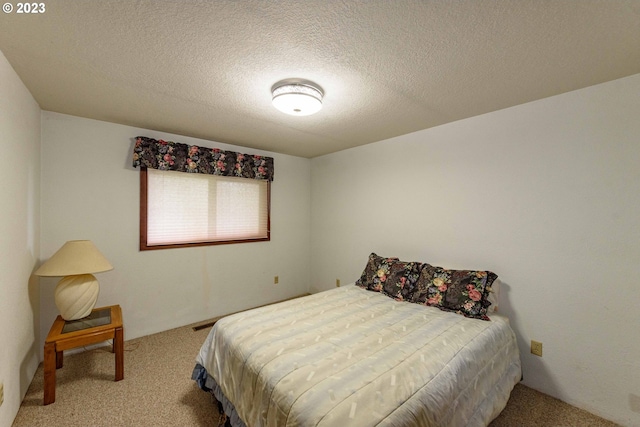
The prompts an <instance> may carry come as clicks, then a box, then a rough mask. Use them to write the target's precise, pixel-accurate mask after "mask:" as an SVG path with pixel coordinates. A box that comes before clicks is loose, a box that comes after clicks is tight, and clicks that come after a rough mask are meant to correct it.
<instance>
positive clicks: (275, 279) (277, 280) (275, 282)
mask: <svg viewBox="0 0 640 427" xmlns="http://www.w3.org/2000/svg"><path fill="white" fill-rule="evenodd" d="M278 282H279V279H278V276H273V284H274V285H277V284H278Z"/></svg>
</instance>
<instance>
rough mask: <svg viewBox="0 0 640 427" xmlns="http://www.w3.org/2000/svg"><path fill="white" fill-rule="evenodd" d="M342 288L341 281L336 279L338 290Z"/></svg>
mask: <svg viewBox="0 0 640 427" xmlns="http://www.w3.org/2000/svg"><path fill="white" fill-rule="evenodd" d="M339 287H340V279H336V288H339Z"/></svg>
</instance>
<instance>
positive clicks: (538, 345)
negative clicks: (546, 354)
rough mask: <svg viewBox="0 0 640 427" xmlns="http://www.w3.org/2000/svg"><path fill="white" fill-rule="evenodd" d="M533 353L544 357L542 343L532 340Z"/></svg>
mask: <svg viewBox="0 0 640 427" xmlns="http://www.w3.org/2000/svg"><path fill="white" fill-rule="evenodd" d="M531 353H532V354H535V355H536V356H540V357H542V343H541V342H538V341H534V340H531Z"/></svg>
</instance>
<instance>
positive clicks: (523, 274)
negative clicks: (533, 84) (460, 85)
mask: <svg viewBox="0 0 640 427" xmlns="http://www.w3.org/2000/svg"><path fill="white" fill-rule="evenodd" d="M639 93H640V75H635V76H631V77H628V78H625V79H620V80H617V81H612V82H608V83H605V84H601V85H598V86H593V87H590V88H586V89H583V90H579V91H575V92H571V93H567V94H564V95H560V96H556V97H552V98H547V99H543V100H540V101H536V102H532V103H529V104H525V105H521V106H517V107H513V108H509V109H506V110H502V111H498V112H494V113H490V114H486V115H483V116H479V117H475V118H471V119H467V120H463V121H459V122H455V123H451V124H448V125H444V126H440V127H437V128H433V129H429V130H424V131H420V132H416V133H413V134H409V135H404V136H401V137H398V138H393V139H389V140H386V141H382V142H379V143H375V144H370V145H366V146H363V147H358V148H354V149H350V150H346V151H342V152H339V153H335V154H330V155H326V156H323V157H318V158H315V159H313V160H312V191H311V193H312V235H311V241H312V250H311V255H312V276H311V277H312V288H313V289H327V288H330V287H332V286H334V284H335V279H336V278H340V279H341V280H342V282H343V283H347V282H352V281H355V280H356V279H357V278H358V277H359V274H360V272H361V271H362V269H363V268H364V265H365V263H366V260H367V256H368V255H369V253H370V252H372V251H373V252H377V253H378V254H380V255H383V256H399V257H400V259H404V260H409V261H426V262H430V263H432V264H435V265H441V266H445V267H450V268H469V269H490V270H492V271H494V272H496V273H497V274H498V275H499V276H500V278H501V279H502V281H503V288H502V293H501V295H500V299H501V301H500V311H501V312H502V313H504V314H507V315H508V316H509V317H510V318H511V321H512V324H513V327H514V329H515V330H516V333H517V335H518V339H519V345H520V350H521V354H522V355H521V357H522V361H523V365H524V384H526V385H528V386H531V387H533V388H535V389H538V390H541V391H543V392H545V393H548V394H550V395H552V396H556V397H558V398H560V399H562V400H564V401H567V402H569V403H571V404H574V405H576V406H578V407H582V408H584V409H587V410H589V411H591V412H594V413H596V414H599V415H601V416H603V417H605V418H608V419H611V420H613V421H616V422H618V423H621V424H624V425H628V426H632V425H633V426H638V425H640V376H639V375H638V368H639V366H638V355H639V354H640V339H638V327H639V326H640V314H639V313H640V311H639V310H638V307H640V97H639V96H638V94H639ZM531 339H535V340H538V341H542V342H543V345H544V356H543V357H542V358H538V357H536V356H533V355H531V354H530V353H529V341H530V340H531Z"/></svg>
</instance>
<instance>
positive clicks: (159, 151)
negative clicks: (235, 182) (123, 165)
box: [133, 136, 273, 181]
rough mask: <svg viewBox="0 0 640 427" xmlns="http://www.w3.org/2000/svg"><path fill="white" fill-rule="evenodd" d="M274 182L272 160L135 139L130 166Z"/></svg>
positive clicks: (178, 144)
mask: <svg viewBox="0 0 640 427" xmlns="http://www.w3.org/2000/svg"><path fill="white" fill-rule="evenodd" d="M139 166H142V167H147V168H153V169H160V170H172V171H180V172H191V173H207V174H211V175H222V176H237V177H240V178H251V179H263V180H268V181H273V157H265V156H259V155H251V154H242V153H236V152H234V151H227V150H220V149H219V148H206V147H198V146H197V145H189V144H181V143H179V142H172V141H163V140H162V139H160V140H157V139H153V138H147V137H146V136H138V137H137V138H136V145H135V147H134V149H133V167H139Z"/></svg>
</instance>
